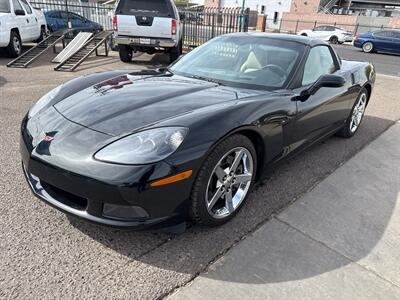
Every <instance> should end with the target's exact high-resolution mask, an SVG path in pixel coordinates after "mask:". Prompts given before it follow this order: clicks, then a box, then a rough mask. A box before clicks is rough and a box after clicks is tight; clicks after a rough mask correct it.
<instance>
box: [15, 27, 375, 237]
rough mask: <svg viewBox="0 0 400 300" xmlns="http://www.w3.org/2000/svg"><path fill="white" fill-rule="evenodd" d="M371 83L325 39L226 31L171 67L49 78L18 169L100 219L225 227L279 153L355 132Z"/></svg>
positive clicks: (53, 199) (63, 206)
mask: <svg viewBox="0 0 400 300" xmlns="http://www.w3.org/2000/svg"><path fill="white" fill-rule="evenodd" d="M374 82H375V71H374V66H373V65H372V64H370V63H368V62H357V61H346V60H342V59H340V58H339V56H338V55H337V54H336V53H335V51H334V49H333V48H332V47H331V46H330V45H329V44H327V43H325V42H323V41H321V40H316V39H312V38H310V37H304V36H295V35H281V34H265V33H235V34H229V35H224V36H220V37H217V38H214V39H212V40H211V41H209V42H207V43H205V44H204V45H202V46H200V47H198V48H196V49H194V50H193V51H191V52H190V53H188V54H186V55H185V56H182V57H181V58H180V59H179V60H178V61H176V62H175V63H174V64H172V65H170V66H169V67H166V68H160V69H155V70H141V71H131V72H128V71H126V70H122V71H110V72H103V73H96V74H91V75H86V76H82V77H79V78H76V79H73V80H71V81H68V82H66V83H64V84H62V85H60V86H58V87H56V88H55V89H53V90H52V91H50V92H49V93H47V94H46V95H44V96H43V97H42V98H41V99H39V100H38V101H37V102H36V104H35V105H34V106H33V107H32V108H31V109H30V110H29V112H28V113H27V114H26V116H25V117H24V119H23V121H22V125H21V141H20V151H21V157H22V169H23V172H24V174H25V176H26V179H27V182H28V183H29V186H30V188H31V189H32V191H33V193H34V195H36V196H37V197H38V198H40V199H41V200H43V201H44V202H45V203H47V204H50V205H51V206H53V207H55V208H57V209H59V210H61V211H63V212H65V213H68V214H71V215H74V216H76V217H80V218H83V219H85V220H88V221H92V222H95V223H98V224H103V225H110V226H116V227H125V228H136V229H142V228H149V227H152V228H156V227H163V226H167V225H168V226H171V225H172V224H178V223H182V222H186V221H191V222H192V221H194V222H195V223H199V224H203V225H207V226H216V225H221V224H223V223H225V222H227V221H228V220H230V219H231V218H232V217H234V216H235V215H236V214H237V213H238V211H239V209H240V208H241V207H242V206H243V204H244V203H245V201H246V199H247V197H248V195H249V193H250V191H251V189H252V187H253V184H254V183H255V182H257V181H260V180H263V179H264V178H265V174H266V171H267V170H269V169H270V168H272V167H273V166H274V165H275V164H276V163H277V162H278V161H280V160H282V159H283V158H285V157H288V156H289V155H292V154H294V153H297V152H299V151H301V150H304V149H305V148H307V147H309V146H310V145H312V144H314V143H316V142H318V141H321V140H322V139H325V138H328V137H329V136H331V135H333V134H336V135H339V136H342V137H345V138H349V137H352V136H353V135H354V134H355V133H356V132H357V130H358V129H359V127H360V124H361V121H362V119H363V116H364V112H365V109H366V107H367V105H368V102H369V99H370V97H371V92H372V89H373V86H374ZM249 205H251V203H249Z"/></svg>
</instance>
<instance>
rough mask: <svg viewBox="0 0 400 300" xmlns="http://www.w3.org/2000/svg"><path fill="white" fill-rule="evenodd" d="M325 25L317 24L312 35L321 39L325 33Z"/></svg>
mask: <svg viewBox="0 0 400 300" xmlns="http://www.w3.org/2000/svg"><path fill="white" fill-rule="evenodd" d="M325 27H326V26H318V27H315V28H314V29H313V33H312V37H314V38H317V39H323V37H324V35H326V31H325Z"/></svg>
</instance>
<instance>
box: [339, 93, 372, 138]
mask: <svg viewBox="0 0 400 300" xmlns="http://www.w3.org/2000/svg"><path fill="white" fill-rule="evenodd" d="M367 102H368V91H367V90H366V89H365V88H363V89H362V90H361V93H360V94H359V96H358V98H357V100H356V102H355V103H354V106H353V109H352V110H351V114H350V116H349V117H348V118H347V120H346V123H345V125H344V127H343V128H342V129H341V130H340V131H339V132H338V133H337V135H339V136H342V137H345V138H350V137H352V136H353V135H354V134H355V133H356V132H357V130H358V128H359V127H360V124H361V121H362V119H363V117H364V113H365V109H366V108H367Z"/></svg>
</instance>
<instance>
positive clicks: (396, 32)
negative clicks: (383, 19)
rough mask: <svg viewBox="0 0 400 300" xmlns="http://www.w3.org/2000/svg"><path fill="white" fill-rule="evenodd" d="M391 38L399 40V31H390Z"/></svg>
mask: <svg viewBox="0 0 400 300" xmlns="http://www.w3.org/2000/svg"><path fill="white" fill-rule="evenodd" d="M392 34H393V38H395V39H400V31H392Z"/></svg>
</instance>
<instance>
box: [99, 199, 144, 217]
mask: <svg viewBox="0 0 400 300" xmlns="http://www.w3.org/2000/svg"><path fill="white" fill-rule="evenodd" d="M103 216H105V217H108V218H114V219H129V220H131V219H143V218H148V217H149V214H148V213H147V212H146V211H145V210H144V209H143V208H141V207H140V206H130V205H116V204H110V203H105V204H104V206H103Z"/></svg>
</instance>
